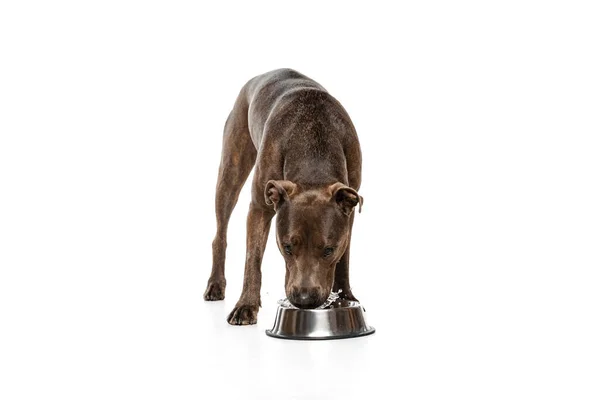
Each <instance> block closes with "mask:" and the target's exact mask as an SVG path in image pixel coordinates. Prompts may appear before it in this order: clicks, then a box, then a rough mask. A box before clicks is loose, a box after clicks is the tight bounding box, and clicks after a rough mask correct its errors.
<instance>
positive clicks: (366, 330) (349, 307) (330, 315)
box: [266, 300, 375, 340]
mask: <svg viewBox="0 0 600 400" xmlns="http://www.w3.org/2000/svg"><path fill="white" fill-rule="evenodd" d="M364 312H365V310H364V308H363V307H362V306H361V305H360V303H358V302H357V301H348V300H336V301H334V302H333V303H331V304H329V305H328V306H327V307H325V308H322V309H311V310H306V309H299V308H296V307H294V306H292V305H290V304H289V303H288V302H280V305H279V308H278V309H277V316H276V317H275V324H274V325H273V328H272V329H268V330H267V331H266V333H267V335H269V336H272V337H276V338H281V339H297V340H322V339H345V338H353V337H357V336H365V335H370V334H371V333H373V332H375V328H373V327H371V326H369V325H368V324H367V322H366V320H365V315H364Z"/></svg>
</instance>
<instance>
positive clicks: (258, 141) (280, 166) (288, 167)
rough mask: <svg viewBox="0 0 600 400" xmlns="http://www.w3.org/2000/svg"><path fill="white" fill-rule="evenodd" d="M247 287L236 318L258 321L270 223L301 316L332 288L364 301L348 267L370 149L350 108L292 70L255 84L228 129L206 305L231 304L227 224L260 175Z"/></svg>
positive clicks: (242, 94) (230, 318)
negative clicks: (364, 147) (247, 185)
mask: <svg viewBox="0 0 600 400" xmlns="http://www.w3.org/2000/svg"><path fill="white" fill-rule="evenodd" d="M253 166H256V170H255V173H254V181H253V182H252V201H251V203H250V210H249V211H248V221H247V240H246V247H247V248H246V267H245V272H244V287H243V290H242V294H241V296H240V299H239V301H238V302H237V304H236V306H235V308H234V309H233V311H232V312H231V313H230V314H229V316H228V318H227V320H228V322H229V323H230V324H233V325H248V324H255V323H256V316H257V314H258V308H259V307H260V305H261V303H260V286H261V270H260V267H261V261H262V257H263V253H264V250H265V245H266V243H267V237H268V234H269V228H270V226H271V219H272V218H273V216H274V215H275V214H277V223H276V225H277V246H278V247H279V250H280V252H281V254H282V255H283V258H284V259H285V265H286V273H285V292H286V295H287V296H288V299H289V300H290V301H291V302H292V304H294V305H295V306H297V307H300V308H315V307H318V306H319V305H321V304H323V303H324V302H325V301H326V300H327V297H328V295H329V293H330V291H331V290H334V291H338V290H340V289H341V293H340V297H342V298H347V299H352V300H356V299H355V297H354V295H353V294H352V291H351V290H350V283H349V279H348V262H349V252H350V236H351V233H352V222H353V220H354V213H353V211H354V207H355V206H356V205H357V204H359V209H360V205H362V201H363V200H362V197H361V196H359V195H358V193H357V190H358V189H359V187H360V182H361V151H360V145H359V143H358V137H357V135H356V130H355V129H354V126H353V124H352V121H351V120H350V117H349V116H348V114H347V113H346V111H345V110H344V108H343V107H342V105H341V104H340V103H339V102H338V101H337V100H336V99H335V98H333V96H331V95H330V94H329V93H328V92H327V91H326V90H325V89H324V88H323V87H322V86H321V85H319V84H318V83H316V82H315V81H313V80H312V79H310V78H308V77H306V76H304V75H302V74H300V73H298V72H296V71H294V70H291V69H279V70H276V71H271V72H268V73H266V74H263V75H260V76H257V77H255V78H253V79H251V80H250V81H249V82H248V83H247V84H246V85H245V86H244V87H243V88H242V90H241V92H240V94H239V96H238V98H237V100H236V102H235V105H234V107H233V110H232V111H231V114H230V115H229V118H228V119H227V122H226V123H225V130H224V136H223V152H222V155H221V165H220V167H219V177H218V180H217V193H216V214H217V234H216V236H215V239H214V241H213V265H212V273H211V275H210V279H209V280H208V285H207V287H206V292H205V293H204V299H205V300H222V299H223V298H224V297H225V249H226V247H227V239H226V238H227V225H228V223H229V217H230V216H231V212H232V210H233V208H234V207H235V204H236V202H237V199H238V196H239V194H240V190H241V189H242V186H243V185H244V182H245V181H246V179H247V178H248V175H249V174H250V171H251V170H252V167H253Z"/></svg>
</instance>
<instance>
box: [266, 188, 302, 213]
mask: <svg viewBox="0 0 600 400" xmlns="http://www.w3.org/2000/svg"><path fill="white" fill-rule="evenodd" d="M295 190H296V184H295V183H294V182H290V181H273V180H271V181H269V182H267V186H265V202H266V203H267V204H268V205H272V206H273V208H274V209H275V211H277V209H278V208H279V206H280V205H281V204H282V203H283V202H284V201H288V200H289V199H290V196H291V195H292V193H294V191H295Z"/></svg>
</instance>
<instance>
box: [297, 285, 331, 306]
mask: <svg viewBox="0 0 600 400" xmlns="http://www.w3.org/2000/svg"><path fill="white" fill-rule="evenodd" d="M289 297H290V298H289V300H290V302H291V303H292V304H293V305H295V306H296V307H298V308H315V307H318V306H320V305H321V304H323V303H324V302H325V301H324V300H323V301H321V296H320V291H319V289H318V288H298V287H295V286H294V287H293V288H292V292H291V293H290V296H289Z"/></svg>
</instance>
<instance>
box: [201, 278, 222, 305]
mask: <svg viewBox="0 0 600 400" xmlns="http://www.w3.org/2000/svg"><path fill="white" fill-rule="evenodd" d="M224 298H225V280H218V281H217V280H215V281H213V280H209V281H208V285H206V290H205V291H204V300H206V301H215V300H223V299H224Z"/></svg>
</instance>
